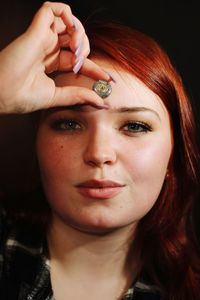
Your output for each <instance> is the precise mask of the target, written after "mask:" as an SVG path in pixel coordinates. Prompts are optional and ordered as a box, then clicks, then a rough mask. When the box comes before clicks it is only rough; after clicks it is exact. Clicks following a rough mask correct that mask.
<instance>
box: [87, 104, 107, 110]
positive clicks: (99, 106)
mask: <svg viewBox="0 0 200 300" xmlns="http://www.w3.org/2000/svg"><path fill="white" fill-rule="evenodd" d="M91 105H92V106H93V107H95V108H97V109H109V105H107V104H102V105H101V104H95V103H93V104H91Z"/></svg>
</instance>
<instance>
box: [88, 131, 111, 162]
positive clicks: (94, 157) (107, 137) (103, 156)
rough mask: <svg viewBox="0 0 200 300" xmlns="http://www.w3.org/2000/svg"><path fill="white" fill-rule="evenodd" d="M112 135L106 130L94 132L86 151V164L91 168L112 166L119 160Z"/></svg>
mask: <svg viewBox="0 0 200 300" xmlns="http://www.w3.org/2000/svg"><path fill="white" fill-rule="evenodd" d="M113 138H114V137H113V136H112V137H111V134H110V133H108V131H107V130H106V128H104V130H93V132H92V133H91V135H90V137H89V139H88V143H87V146H86V148H85V151H84V162H85V163H86V164H88V165H90V166H94V167H102V166H104V165H112V164H114V163H115V162H116V160H117V153H116V149H115V146H114V143H113V142H112V139H113Z"/></svg>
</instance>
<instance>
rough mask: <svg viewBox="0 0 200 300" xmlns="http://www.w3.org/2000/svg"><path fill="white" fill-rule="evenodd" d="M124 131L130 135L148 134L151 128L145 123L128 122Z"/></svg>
mask: <svg viewBox="0 0 200 300" xmlns="http://www.w3.org/2000/svg"><path fill="white" fill-rule="evenodd" d="M123 130H124V131H126V132H128V133H141V132H147V131H151V130H152V129H151V127H150V126H149V125H148V124H146V123H144V122H139V121H135V122H128V123H127V124H125V125H124V126H123Z"/></svg>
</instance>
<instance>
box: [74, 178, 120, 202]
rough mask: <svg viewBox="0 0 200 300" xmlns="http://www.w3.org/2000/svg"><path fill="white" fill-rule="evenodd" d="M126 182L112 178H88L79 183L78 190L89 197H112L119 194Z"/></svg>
mask: <svg viewBox="0 0 200 300" xmlns="http://www.w3.org/2000/svg"><path fill="white" fill-rule="evenodd" d="M124 187H125V184H121V183H118V182H115V181H111V180H100V181H99V180H88V181H85V182H82V183H80V184H78V185H77V189H78V192H79V193H80V194H81V195H82V196H84V197H87V198H94V199H110V198H113V197H115V196H116V195H118V194H119V193H120V192H121V191H122V190H123V188H124Z"/></svg>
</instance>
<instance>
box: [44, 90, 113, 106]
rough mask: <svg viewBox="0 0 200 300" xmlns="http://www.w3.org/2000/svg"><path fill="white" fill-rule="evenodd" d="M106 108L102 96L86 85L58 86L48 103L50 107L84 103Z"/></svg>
mask: <svg viewBox="0 0 200 300" xmlns="http://www.w3.org/2000/svg"><path fill="white" fill-rule="evenodd" d="M83 104H88V105H92V106H94V107H99V108H106V107H107V105H105V104H104V101H103V99H102V98H100V97H99V96H98V95H97V94H96V93H95V92H94V91H92V90H90V89H88V88H85V87H76V86H65V87H56V90H55V94H54V97H53V99H52V101H51V102H50V103H49V104H48V108H50V107H56V106H69V105H83Z"/></svg>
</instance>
